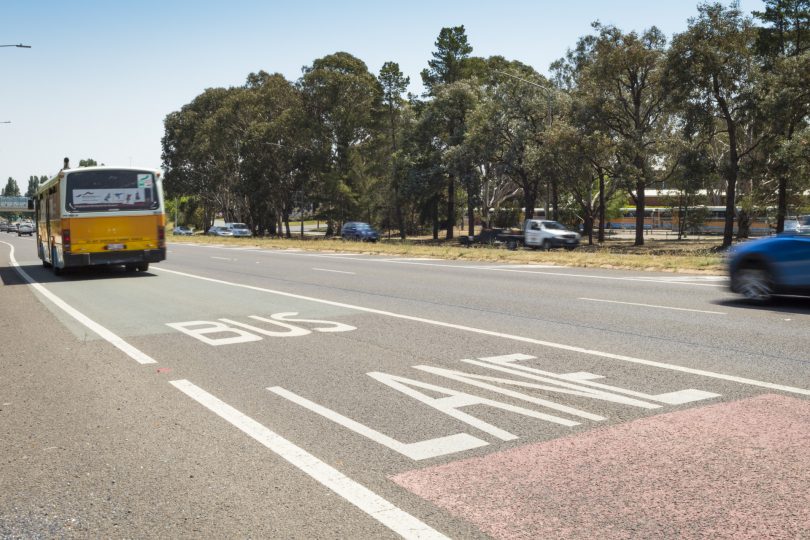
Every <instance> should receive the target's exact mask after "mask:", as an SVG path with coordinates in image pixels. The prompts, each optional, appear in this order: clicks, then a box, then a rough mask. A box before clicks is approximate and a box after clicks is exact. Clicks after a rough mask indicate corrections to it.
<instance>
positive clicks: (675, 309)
mask: <svg viewBox="0 0 810 540" xmlns="http://www.w3.org/2000/svg"><path fill="white" fill-rule="evenodd" d="M578 300H587V301H588V302H604V303H606V304H624V305H625V306H640V307H648V308H655V309H671V310H674V311H691V312H692V313H708V314H710V315H726V313H725V312H723V311H707V310H704V309H689V308H679V307H672V306H659V305H656V304H638V303H636V302H619V301H618V300H601V299H599V298H578Z"/></svg>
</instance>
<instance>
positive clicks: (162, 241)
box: [158, 225, 166, 248]
mask: <svg viewBox="0 0 810 540" xmlns="http://www.w3.org/2000/svg"><path fill="white" fill-rule="evenodd" d="M158 247H160V248H165V247H166V228H165V227H164V226H163V225H158Z"/></svg>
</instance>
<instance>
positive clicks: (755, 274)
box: [728, 231, 810, 303]
mask: <svg viewBox="0 0 810 540" xmlns="http://www.w3.org/2000/svg"><path fill="white" fill-rule="evenodd" d="M728 272H729V277H730V278H731V290H732V291H733V292H736V293H740V294H742V295H743V296H744V297H745V298H746V299H748V300H750V301H752V302H757V303H765V302H768V301H769V300H771V298H772V297H773V296H774V295H778V294H798V295H810V231H808V232H784V233H781V234H777V235H775V236H769V237H767V238H761V239H759V240H751V241H749V242H745V243H743V244H739V245H738V246H736V247H734V248H733V249H732V250H731V252H730V253H729V256H728Z"/></svg>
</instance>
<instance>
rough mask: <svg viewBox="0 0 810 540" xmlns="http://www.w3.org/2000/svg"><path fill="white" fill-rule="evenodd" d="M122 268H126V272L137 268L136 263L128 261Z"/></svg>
mask: <svg viewBox="0 0 810 540" xmlns="http://www.w3.org/2000/svg"><path fill="white" fill-rule="evenodd" d="M124 268H126V269H127V272H134V271H135V270H137V268H138V265H136V264H135V263H129V264H125V265H124Z"/></svg>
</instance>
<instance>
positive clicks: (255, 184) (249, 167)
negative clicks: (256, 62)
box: [242, 71, 323, 237]
mask: <svg viewBox="0 0 810 540" xmlns="http://www.w3.org/2000/svg"><path fill="white" fill-rule="evenodd" d="M245 88H246V90H247V93H246V101H247V102H248V103H247V105H248V110H250V111H251V117H250V122H249V124H248V126H247V136H246V137H245V141H244V162H243V165H242V168H243V180H244V189H245V190H246V194H248V197H249V199H250V200H251V208H252V209H253V213H254V215H255V216H256V219H260V220H261V222H262V223H261V224H260V229H264V228H268V229H271V230H273V231H275V232H276V233H277V234H282V228H283V229H284V233H283V234H285V235H286V236H287V237H290V236H291V232H290V214H291V211H292V209H293V207H294V206H295V205H296V204H297V205H298V206H299V210H301V211H302V209H301V208H300V207H302V206H303V202H304V198H305V196H306V195H308V189H311V188H312V187H313V186H312V185H309V183H308V182H307V180H308V178H309V177H310V176H311V175H312V174H313V173H314V172H316V171H317V168H318V166H317V163H318V156H319V155H321V154H322V153H323V152H322V149H321V148H320V147H318V146H317V140H316V139H314V138H313V137H312V126H311V125H310V118H309V117H308V116H307V114H306V111H305V109H304V104H303V96H302V94H301V92H300V90H299V89H298V88H297V87H296V86H295V85H294V84H293V83H291V82H290V81H288V80H287V79H285V78H284V77H283V76H282V75H280V74H278V73H274V74H269V73H267V72H265V71H259V72H258V73H251V74H250V75H248V78H247V82H246V84H245Z"/></svg>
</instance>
